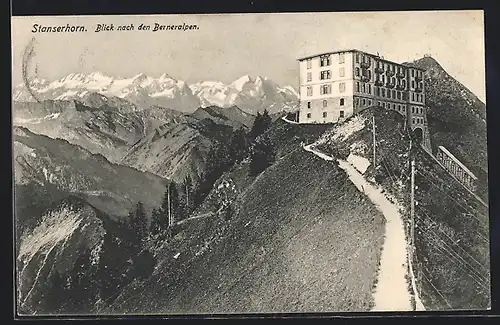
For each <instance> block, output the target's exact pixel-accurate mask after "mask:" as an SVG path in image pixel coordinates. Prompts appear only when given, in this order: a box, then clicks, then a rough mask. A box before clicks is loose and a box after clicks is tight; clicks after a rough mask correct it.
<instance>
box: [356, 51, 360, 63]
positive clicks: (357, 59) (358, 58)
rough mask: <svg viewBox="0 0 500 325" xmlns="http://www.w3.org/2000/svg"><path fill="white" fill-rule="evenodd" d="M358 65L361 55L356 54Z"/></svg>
mask: <svg viewBox="0 0 500 325" xmlns="http://www.w3.org/2000/svg"><path fill="white" fill-rule="evenodd" d="M356 63H359V53H356Z"/></svg>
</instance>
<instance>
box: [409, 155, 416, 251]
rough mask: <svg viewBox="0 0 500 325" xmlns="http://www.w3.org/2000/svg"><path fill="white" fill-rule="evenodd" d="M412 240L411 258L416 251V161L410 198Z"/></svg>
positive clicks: (412, 172) (412, 163) (413, 168)
mask: <svg viewBox="0 0 500 325" xmlns="http://www.w3.org/2000/svg"><path fill="white" fill-rule="evenodd" d="M410 238H411V256H412V258H413V252H414V250H415V160H414V159H412V161H411V198H410Z"/></svg>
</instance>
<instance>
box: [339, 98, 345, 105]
mask: <svg viewBox="0 0 500 325" xmlns="http://www.w3.org/2000/svg"><path fill="white" fill-rule="evenodd" d="M344 104H345V99H344V98H341V99H340V106H344Z"/></svg>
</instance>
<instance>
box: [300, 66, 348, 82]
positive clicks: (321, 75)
mask: <svg viewBox="0 0 500 325" xmlns="http://www.w3.org/2000/svg"><path fill="white" fill-rule="evenodd" d="M339 77H345V68H344V67H342V68H339ZM331 78H332V71H331V70H323V71H320V73H319V79H320V80H326V79H331ZM311 81H312V73H311V72H308V73H307V82H311Z"/></svg>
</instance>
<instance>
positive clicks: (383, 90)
mask: <svg viewBox="0 0 500 325" xmlns="http://www.w3.org/2000/svg"><path fill="white" fill-rule="evenodd" d="M382 97H385V88H382Z"/></svg>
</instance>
